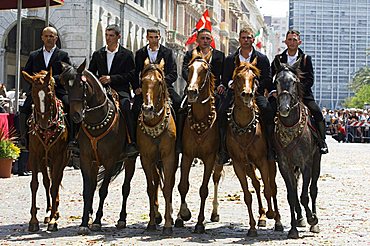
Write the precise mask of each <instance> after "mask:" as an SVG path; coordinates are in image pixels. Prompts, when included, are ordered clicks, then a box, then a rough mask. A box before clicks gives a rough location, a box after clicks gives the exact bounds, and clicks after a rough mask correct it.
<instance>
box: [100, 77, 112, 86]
mask: <svg viewBox="0 0 370 246" xmlns="http://www.w3.org/2000/svg"><path fill="white" fill-rule="evenodd" d="M99 81H100V83H102V84H103V85H106V84H109V83H110V82H111V80H110V76H109V75H103V76H101V77H100V78H99Z"/></svg>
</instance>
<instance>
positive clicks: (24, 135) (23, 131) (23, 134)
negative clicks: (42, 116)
mask: <svg viewBox="0 0 370 246" xmlns="http://www.w3.org/2000/svg"><path fill="white" fill-rule="evenodd" d="M28 117H29V115H27V114H26V113H20V114H19V135H20V137H19V143H20V145H21V146H22V147H23V148H25V149H28V126H27V119H28Z"/></svg>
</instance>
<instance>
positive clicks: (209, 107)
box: [175, 50, 219, 233]
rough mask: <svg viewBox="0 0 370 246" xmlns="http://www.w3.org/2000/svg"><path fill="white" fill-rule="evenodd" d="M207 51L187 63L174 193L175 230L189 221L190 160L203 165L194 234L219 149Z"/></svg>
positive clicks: (200, 225)
mask: <svg viewBox="0 0 370 246" xmlns="http://www.w3.org/2000/svg"><path fill="white" fill-rule="evenodd" d="M211 56H212V54H211V52H210V53H209V54H208V55H206V56H205V57H202V56H201V54H198V52H197V51H196V50H194V51H193V53H192V59H191V61H190V63H189V79H188V81H187V90H186V94H187V98H188V103H189V105H188V109H189V111H188V116H187V119H186V121H185V125H184V131H183V136H184V138H183V141H182V142H183V143H182V144H183V154H182V158H181V178H180V183H179V185H178V190H179V192H180V195H181V206H180V211H179V213H178V216H177V219H176V221H175V226H176V227H183V226H184V221H188V220H190V218H191V213H190V210H189V209H188V206H187V203H186V200H185V199H186V195H187V193H188V191H189V172H190V167H191V164H192V161H193V159H194V158H196V157H197V158H200V159H201V160H202V161H203V162H204V175H203V182H202V185H201V187H200V192H199V193H200V198H201V203H200V211H199V215H198V222H197V224H196V226H195V232H196V233H204V232H205V227H204V224H203V221H204V207H205V201H206V198H207V196H208V183H209V179H210V176H211V174H212V171H213V169H214V166H215V161H216V154H217V150H218V148H219V135H218V125H217V121H216V118H217V113H216V107H215V97H214V95H213V90H214V82H215V78H214V76H213V74H212V73H211V67H210V60H211Z"/></svg>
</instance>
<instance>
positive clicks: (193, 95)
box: [186, 89, 199, 103]
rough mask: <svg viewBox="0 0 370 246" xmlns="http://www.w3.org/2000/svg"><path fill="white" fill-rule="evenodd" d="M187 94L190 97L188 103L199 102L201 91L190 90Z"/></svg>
mask: <svg viewBox="0 0 370 246" xmlns="http://www.w3.org/2000/svg"><path fill="white" fill-rule="evenodd" d="M186 94H187V95H188V102H189V103H194V102H196V101H197V100H198V97H199V90H198V89H191V90H189V89H188V90H187V93H186Z"/></svg>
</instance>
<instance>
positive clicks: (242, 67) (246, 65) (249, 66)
mask: <svg viewBox="0 0 370 246" xmlns="http://www.w3.org/2000/svg"><path fill="white" fill-rule="evenodd" d="M247 70H252V72H253V73H254V74H255V75H256V76H257V77H259V76H260V75H261V71H260V70H259V69H258V68H257V67H256V66H254V65H252V64H251V63H249V62H240V65H239V66H238V67H236V68H235V70H234V73H233V79H234V78H235V76H236V75H238V74H240V73H242V72H244V71H247Z"/></svg>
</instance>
